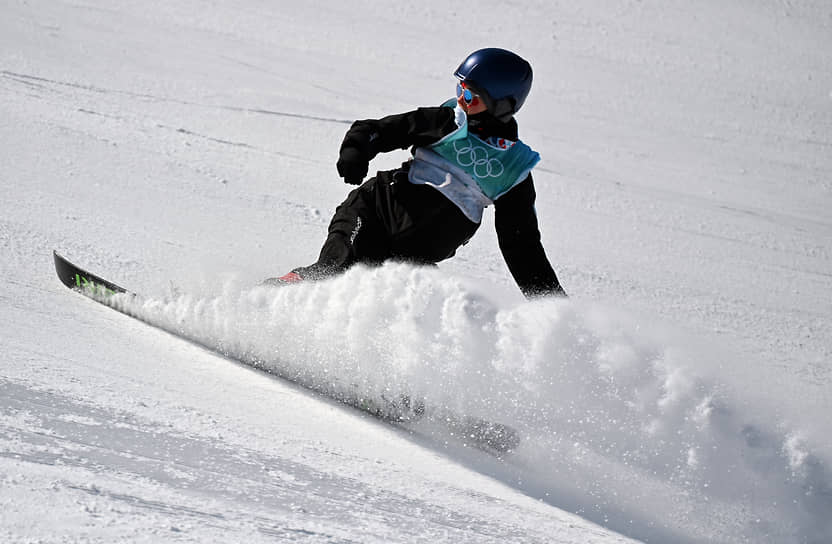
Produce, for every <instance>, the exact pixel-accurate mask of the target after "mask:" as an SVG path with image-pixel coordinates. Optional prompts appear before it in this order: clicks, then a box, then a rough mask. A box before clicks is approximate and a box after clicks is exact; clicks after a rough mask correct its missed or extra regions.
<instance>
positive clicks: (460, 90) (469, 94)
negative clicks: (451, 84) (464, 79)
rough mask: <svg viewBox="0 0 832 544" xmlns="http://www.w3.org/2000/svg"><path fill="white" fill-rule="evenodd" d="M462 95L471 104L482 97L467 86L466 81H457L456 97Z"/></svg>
mask: <svg viewBox="0 0 832 544" xmlns="http://www.w3.org/2000/svg"><path fill="white" fill-rule="evenodd" d="M460 96H461V97H462V99H463V100H465V103H466V104H468V105H469V106H470V105H471V104H472V103H473V102H474V100H476V99H478V98H480V95H478V94H477V93H475V92H473V91H471V89H467V88H465V84H464V83H457V84H456V97H457V98H459V97H460Z"/></svg>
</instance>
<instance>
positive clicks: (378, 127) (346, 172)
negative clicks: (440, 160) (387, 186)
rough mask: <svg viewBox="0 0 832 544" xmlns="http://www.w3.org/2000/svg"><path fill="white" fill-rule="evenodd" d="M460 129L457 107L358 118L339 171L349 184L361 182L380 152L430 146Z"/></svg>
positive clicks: (345, 143) (347, 138)
mask: <svg viewBox="0 0 832 544" xmlns="http://www.w3.org/2000/svg"><path fill="white" fill-rule="evenodd" d="M456 128H457V124H456V120H455V115H454V109H453V108H449V107H442V106H440V107H436V108H419V109H417V110H414V111H411V112H408V113H402V114H398V115H390V116H388V117H384V118H382V119H364V120H361V121H356V122H354V123H353V124H352V126H351V127H350V129H349V130H348V131H347V134H346V136H345V137H344V141H343V143H342V144H341V150H340V153H339V158H338V165H337V166H338V173H339V174H340V175H341V177H343V178H344V181H346V182H347V183H354V184H358V183H361V180H362V179H363V178H364V176H366V175H367V170H368V164H369V162H370V161H371V160H372V159H373V157H375V156H376V155H378V154H379V153H385V152H388V151H393V150H394V149H406V148H408V147H410V146H414V145H417V146H418V145H427V144H430V143H433V142H435V141H437V140H439V139H441V138H442V137H443V136H445V135H446V134H449V133H451V132H453V131H454V130H456Z"/></svg>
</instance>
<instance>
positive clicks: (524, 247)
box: [494, 174, 566, 298]
mask: <svg viewBox="0 0 832 544" xmlns="http://www.w3.org/2000/svg"><path fill="white" fill-rule="evenodd" d="M535 197H536V195H535V191H534V183H533V181H532V176H531V174H529V176H528V177H527V178H526V179H525V180H523V181H522V182H521V183H519V184H518V185H516V186H514V187H513V188H512V189H511V190H510V191H509V192H507V193H506V194H504V195H503V196H501V197H500V198H498V199H497V200H496V201H495V202H494V207H495V222H496V229H497V240H498V242H499V244H500V251H502V253H503V258H504V259H505V261H506V264H507V265H508V269H509V271H510V272H511V275H512V276H513V277H514V281H516V282H517V285H518V287H520V290H521V291H522V292H523V294H524V295H526V297H527V298H534V297H539V296H547V295H556V296H562V297H565V296H566V293H565V292H564V290H563V288H562V287H561V285H560V282H558V278H557V276H556V275H555V271H554V270H553V269H552V265H551V264H549V259H547V258H546V252H545V251H544V250H543V244H541V242H540V230H539V229H538V226H537V214H536V212H535V208H534V201H535Z"/></svg>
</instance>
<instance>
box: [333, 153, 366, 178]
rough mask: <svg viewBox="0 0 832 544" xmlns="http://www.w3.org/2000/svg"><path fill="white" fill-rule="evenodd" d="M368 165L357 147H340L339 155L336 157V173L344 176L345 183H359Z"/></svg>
mask: <svg viewBox="0 0 832 544" xmlns="http://www.w3.org/2000/svg"><path fill="white" fill-rule="evenodd" d="M369 167H370V163H369V161H368V160H367V159H366V158H365V157H364V155H363V154H362V153H361V151H359V150H358V149H356V148H354V147H345V148H343V149H341V157H340V158H339V159H338V164H336V168H338V175H339V176H341V177H342V178H344V182H345V183H349V184H350V185H361V182H362V181H363V180H364V176H366V175H367V170H368V169H369Z"/></svg>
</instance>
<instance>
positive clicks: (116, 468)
mask: <svg viewBox="0 0 832 544" xmlns="http://www.w3.org/2000/svg"><path fill="white" fill-rule="evenodd" d="M0 13H2V17H0V150H2V151H0V176H2V178H0V181H1V182H0V202H2V213H0V254H1V255H2V258H0V270H2V273H3V276H4V278H5V280H6V282H7V287H8V288H7V289H6V291H5V292H3V293H2V294H0V300H1V301H2V303H0V323H2V337H0V338H1V339H2V340H0V341H1V342H2V343H0V347H2V354H3V357H2V359H0V369H2V373H0V391H2V394H0V541H3V542H159V541H173V542H208V541H222V542H243V541H245V542H250V543H252V542H276V541H284V540H285V541H288V540H292V541H295V540H297V541H309V542H442V541H454V542H506V541H511V542H561V543H585V542H596V543H605V544H606V543H611V542H625V541H628V540H629V539H635V540H640V541H649V542H813V543H820V542H830V541H832V516H830V513H831V512H832V438H831V437H832V425H830V418H829V414H832V395H831V394H830V386H831V385H832V304H830V300H832V215H830V211H829V210H830V209H832V71H830V70H829V68H830V66H832V5H830V4H829V2H828V1H825V0H823V1H811V0H805V1H802V2H785V1H774V0H755V1H751V0H734V1H731V2H724V1H715V0H702V1H700V2H695V3H690V2H682V1H678V0H667V1H664V2H638V1H635V0H605V1H600V0H592V1H586V2H561V1H557V0H555V1H551V0H550V1H546V2H540V1H529V2H524V3H522V4H517V5H511V4H510V3H508V4H507V3H506V2H491V1H483V2H478V3H477V4H476V5H475V6H467V5H460V4H453V3H439V2H434V1H423V2H419V3H418V4H416V3H407V4H404V3H401V4H394V3H383V2H369V1H359V2H345V3H342V2H330V1H326V2H315V3H306V4H304V3H291V4H290V3H280V2H266V1H263V0H236V1H228V2H222V3H213V2H210V3H209V2H196V1H193V0H182V1H177V2H160V1H157V0H150V1H148V2H141V3H135V2H123V1H109V2H95V1H78V0H71V1H55V2H38V1H35V2H24V1H20V0H9V1H6V2H4V3H3V5H2V7H1V8H0ZM491 45H496V46H503V47H508V48H510V49H514V50H516V51H518V52H520V53H521V54H523V55H524V56H526V57H527V58H528V59H529V60H530V61H531V62H532V64H533V66H534V67H535V86H534V89H533V92H532V94H531V96H530V98H529V100H528V101H527V104H526V106H525V108H524V110H523V111H522V112H521V113H520V114H519V115H518V120H519V122H520V126H521V134H522V136H523V139H524V141H526V142H527V143H529V144H530V145H531V146H532V147H533V148H535V149H536V150H538V151H539V152H540V153H541V155H542V157H543V162H542V163H541V165H540V167H539V168H538V169H536V174H535V180H536V187H537V192H538V202H537V207H538V215H539V218H540V222H541V230H542V235H543V239H544V244H545V246H546V248H547V251H548V254H549V256H550V259H551V260H552V262H553V264H554V265H555V268H556V269H557V270H558V272H559V275H560V277H561V279H562V282H563V284H564V286H565V288H566V289H567V291H568V292H569V293H570V294H571V295H572V296H571V298H570V299H569V300H567V301H558V300H538V301H534V302H526V301H525V300H523V298H522V297H521V296H520V294H519V292H518V290H517V288H516V287H515V286H514V285H513V283H512V280H511V279H510V277H509V275H508V273H507V271H506V269H505V265H504V264H503V262H502V260H501V257H500V255H499V251H498V249H497V247H496V240H495V236H494V234H493V215H492V214H490V213H487V214H486V218H485V220H484V224H483V228H482V229H481V230H480V232H479V234H478V236H477V237H475V238H474V240H472V242H471V243H470V244H469V245H467V246H466V247H464V248H463V249H462V250H461V251H460V252H459V254H458V255H457V257H456V258H455V259H453V260H451V261H448V262H446V263H443V264H442V265H441V266H440V267H439V268H438V269H436V270H425V269H419V268H413V267H409V266H405V265H389V266H384V267H382V268H379V269H372V270H370V269H356V270H352V271H350V272H349V273H347V274H346V275H344V276H342V277H339V278H336V279H333V280H331V281H328V282H323V283H319V284H312V285H299V286H290V287H287V288H281V289H274V288H264V287H258V286H257V284H258V283H259V281H260V280H261V279H263V278H265V277H269V276H274V275H278V274H282V273H284V272H286V271H287V270H289V269H291V268H292V267H294V266H297V265H301V264H308V263H310V262H312V261H313V260H314V258H315V256H316V255H317V251H318V248H319V246H320V243H321V242H322V240H323V237H324V234H325V232H326V226H327V222H328V218H329V215H330V214H331V212H332V210H333V209H334V207H335V205H337V204H338V203H339V202H340V201H341V200H342V199H343V198H344V196H345V195H346V193H347V192H348V190H349V189H350V188H349V187H348V186H345V185H344V184H342V183H341V181H340V180H339V179H338V177H337V175H336V173H335V169H334V162H335V159H336V154H337V149H338V146H339V144H340V140H341V138H342V136H343V133H344V131H345V130H346V128H347V127H348V125H349V123H350V122H351V121H352V120H353V119H356V118H365V117H379V116H382V115H385V114H389V113H398V112H402V111H407V110H410V109H412V108H414V107H416V106H421V105H434V104H438V103H440V102H442V101H443V100H445V99H446V98H448V97H449V95H450V94H451V93H452V91H453V84H454V83H453V79H452V76H451V72H452V71H453V69H454V68H455V67H456V64H457V63H458V62H459V61H460V60H461V59H462V58H463V57H464V56H465V55H466V54H468V53H469V52H470V51H472V50H474V49H476V48H479V47H483V46H491ZM406 157H407V155H406V153H405V152H400V153H393V154H391V155H389V156H384V157H379V158H378V159H376V160H375V161H374V163H373V165H372V167H373V168H375V169H382V168H387V167H394V166H396V165H397V164H398V163H399V162H401V161H402V160H404V159H406ZM53 248H55V249H58V250H59V251H61V252H62V253H64V254H65V255H67V256H68V257H69V258H70V259H71V260H73V261H76V262H78V263H79V264H81V265H82V266H85V267H87V268H88V269H90V271H92V272H94V273H97V274H100V275H102V276H104V277H106V278H108V279H111V280H112V281H115V282H116V283H119V284H121V285H124V286H126V287H129V288H131V289H133V290H136V291H138V292H140V293H143V294H144V295H146V297H145V298H142V299H127V298H125V299H123V300H120V301H119V304H121V305H122V306H123V308H124V309H125V310H127V311H129V312H131V313H134V314H136V315H138V316H140V317H142V318H143V319H145V320H147V321H150V322H151V323H153V324H156V325H158V327H159V328H154V327H148V326H147V325H146V324H143V323H141V322H139V321H137V320H134V319H131V318H129V317H126V316H124V315H122V314H119V313H116V312H113V311H112V310H110V309H107V308H105V307H103V306H100V305H97V304H95V303H94V302H91V301H89V300H87V299H84V298H82V297H80V296H78V295H77V294H75V293H72V292H70V291H68V290H66V289H65V288H64V287H63V286H62V285H60V284H59V282H58V281H57V279H56V278H55V275H54V271H53V267H52V256H51V251H52V249H53ZM162 329H165V330H169V331H174V332H176V333H177V334H182V335H184V336H186V337H188V338H191V339H192V340H193V342H186V341H183V340H182V339H179V338H176V337H175V336H172V335H170V334H168V333H167V332H164V330H162ZM206 348H207V349H206ZM219 353H223V354H225V355H226V356H222V355H220V354H219ZM235 359H238V360H240V361H242V363H243V364H240V363H238V362H235V361H234V360H235ZM253 367H257V368H253ZM262 369H265V370H268V371H269V372H263V371H262ZM304 386H305V387H304ZM310 388H311V389H312V390H310ZM313 390H314V391H313ZM400 394H407V395H411V396H420V397H423V398H425V399H426V401H427V402H428V405H429V406H434V407H442V408H443V409H451V410H455V411H458V412H460V413H466V414H471V415H477V416H481V417H487V418H491V419H494V420H497V421H502V422H504V423H507V424H510V425H513V426H515V427H516V428H517V429H518V430H520V432H521V434H522V436H523V442H522V444H521V445H520V447H519V448H518V449H517V451H515V452H513V453H511V454H509V455H507V456H503V457H497V456H494V455H492V454H490V453H488V452H483V451H481V450H479V449H477V448H475V447H472V446H471V445H470V444H467V443H466V439H465V437H460V436H457V433H454V432H452V431H450V430H449V429H447V428H446V427H443V425H442V424H441V421H440V419H441V418H439V417H437V416H435V415H434V416H432V415H431V414H430V413H429V414H428V417H426V418H424V419H423V420H421V421H419V422H417V423H414V424H409V425H402V426H394V425H390V424H387V423H383V422H380V421H378V420H377V419H375V418H373V417H370V416H368V415H366V414H364V413H363V412H360V411H358V410H356V409H354V408H350V407H347V406H344V405H343V404H341V403H338V402H336V401H334V400H332V399H331V398H330V397H350V396H352V397H354V398H359V397H360V398H365V399H370V400H372V401H377V402H383V398H395V397H396V396H397V395H400Z"/></svg>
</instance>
